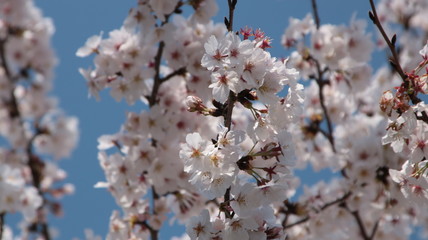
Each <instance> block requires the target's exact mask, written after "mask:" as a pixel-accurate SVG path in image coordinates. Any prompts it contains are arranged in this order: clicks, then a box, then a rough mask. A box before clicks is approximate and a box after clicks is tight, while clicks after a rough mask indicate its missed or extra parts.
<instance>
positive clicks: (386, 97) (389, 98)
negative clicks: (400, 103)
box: [379, 90, 394, 116]
mask: <svg viewBox="0 0 428 240" xmlns="http://www.w3.org/2000/svg"><path fill="white" fill-rule="evenodd" d="M379 106H380V110H381V111H382V112H384V113H386V114H387V115H388V116H389V115H391V111H392V107H393V106H394V95H393V94H392V92H391V91H389V90H388V91H385V92H383V94H382V97H381V98H380V102H379Z"/></svg>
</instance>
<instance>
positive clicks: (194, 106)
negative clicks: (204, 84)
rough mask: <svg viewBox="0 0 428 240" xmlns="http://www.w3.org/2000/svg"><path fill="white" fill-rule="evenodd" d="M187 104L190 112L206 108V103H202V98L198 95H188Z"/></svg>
mask: <svg viewBox="0 0 428 240" xmlns="http://www.w3.org/2000/svg"><path fill="white" fill-rule="evenodd" d="M186 106H187V110H188V111H189V112H196V111H198V112H199V109H201V108H204V107H205V106H204V104H203V103H202V99H200V98H199V97H197V96H188V97H187V98H186Z"/></svg>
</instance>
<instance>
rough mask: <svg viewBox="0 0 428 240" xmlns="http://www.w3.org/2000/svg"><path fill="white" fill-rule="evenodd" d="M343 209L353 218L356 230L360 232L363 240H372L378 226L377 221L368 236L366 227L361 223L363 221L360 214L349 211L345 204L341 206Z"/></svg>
mask: <svg viewBox="0 0 428 240" xmlns="http://www.w3.org/2000/svg"><path fill="white" fill-rule="evenodd" d="M343 207H344V208H345V209H346V210H347V211H348V212H349V213H350V214H351V215H352V216H353V217H354V219H355V221H356V222H357V225H358V229H359V230H360V234H361V236H362V237H363V239H364V240H373V238H374V236H375V234H376V231H377V229H378V226H379V220H377V221H376V223H375V225H374V226H373V229H372V231H371V233H370V235H369V234H368V233H367V230H366V227H365V225H364V223H363V220H362V219H361V216H360V213H359V212H358V211H351V209H349V208H348V206H346V204H344V205H343Z"/></svg>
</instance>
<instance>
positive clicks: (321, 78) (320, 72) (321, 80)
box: [308, 55, 336, 152]
mask: <svg viewBox="0 0 428 240" xmlns="http://www.w3.org/2000/svg"><path fill="white" fill-rule="evenodd" d="M308 60H310V61H312V62H314V63H315V66H316V68H317V75H316V76H314V77H313V78H314V79H315V81H316V82H317V84H318V95H319V98H320V105H321V109H322V111H323V113H324V117H325V120H326V123H327V129H328V133H325V132H324V133H323V134H324V135H326V136H327V139H328V141H329V142H330V145H331V149H332V150H333V152H336V147H335V145H334V137H333V126H332V124H331V120H330V116H329V115H328V111H327V107H326V106H325V100H324V93H323V88H324V86H325V84H326V83H325V81H324V71H323V70H321V65H320V63H319V62H318V60H317V59H315V58H314V57H312V56H311V55H309V56H308Z"/></svg>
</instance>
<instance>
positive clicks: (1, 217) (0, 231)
mask: <svg viewBox="0 0 428 240" xmlns="http://www.w3.org/2000/svg"><path fill="white" fill-rule="evenodd" d="M5 215H6V213H5V212H2V213H0V240H1V239H3V227H4V225H5V221H4V216H5Z"/></svg>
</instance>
